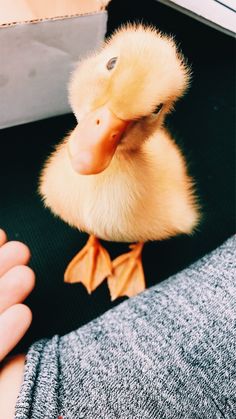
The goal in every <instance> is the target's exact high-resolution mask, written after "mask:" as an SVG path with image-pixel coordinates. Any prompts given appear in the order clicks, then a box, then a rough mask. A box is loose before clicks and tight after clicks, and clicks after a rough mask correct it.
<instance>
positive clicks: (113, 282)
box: [107, 243, 146, 301]
mask: <svg viewBox="0 0 236 419" xmlns="http://www.w3.org/2000/svg"><path fill="white" fill-rule="evenodd" d="M143 245H144V244H143V243H137V244H132V245H130V248H131V249H132V250H131V251H130V252H128V253H125V254H124V255H121V256H119V257H118V258H116V259H115V260H114V261H113V262H112V274H111V275H109V277H108V281H107V282H108V288H109V291H110V294H111V300H112V301H114V300H115V299H116V298H118V297H122V296H127V297H133V296H134V295H136V294H138V293H140V292H141V291H143V290H144V289H145V288H146V286H145V277H144V272H143V266H142V259H141V253H142V249H143Z"/></svg>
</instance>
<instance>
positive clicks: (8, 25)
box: [0, 6, 106, 29]
mask: <svg viewBox="0 0 236 419" xmlns="http://www.w3.org/2000/svg"><path fill="white" fill-rule="evenodd" d="M104 12H106V7H104V6H101V7H100V8H99V9H98V10H95V11H94V12H87V13H75V14H71V15H63V16H55V17H46V18H41V19H32V20H25V21H24V20H23V21H20V22H10V23H2V24H0V29H3V28H9V27H12V26H17V25H28V24H33V25H35V24H37V23H42V22H48V21H57V20H65V19H71V18H75V17H84V16H94V15H99V14H103V13H104Z"/></svg>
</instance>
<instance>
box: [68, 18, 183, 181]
mask: <svg viewBox="0 0 236 419" xmlns="http://www.w3.org/2000/svg"><path fill="white" fill-rule="evenodd" d="M188 81H189V71H188V68H187V66H186V64H185V62H184V60H183V57H182V56H181V54H180V53H179V52H178V51H177V48H176V45H175V43H174V41H173V39H172V38H170V37H167V36H165V35H163V34H162V33H160V32H157V31H156V30H155V29H154V28H150V27H144V26H142V25H138V26H133V25H129V26H126V27H123V28H121V29H120V30H118V31H117V32H116V33H115V34H114V35H113V36H112V37H111V38H110V39H109V40H108V41H107V42H105V44H104V46H103V48H102V49H101V50H100V51H98V52H96V53H95V54H92V55H91V56H89V57H88V58H87V59H85V60H83V61H82V62H80V63H79V65H78V67H77V68H76V70H75V71H74V74H73V76H72V79H71V82H70V86H69V92H70V95H69V96H70V103H71V106H72V109H73V111H74V114H75V116H76V118H77V121H78V125H77V127H76V128H75V129H74V131H73V133H72V134H71V136H70V138H69V140H68V151H69V155H70V160H71V164H72V166H73V168H74V170H76V171H77V172H78V173H80V174H96V173H99V172H102V171H103V170H104V169H106V167H108V165H109V164H110V162H111V160H112V157H113V155H114V153H115V152H116V150H117V151H118V150H119V149H125V148H126V149H135V148H138V147H140V142H142V141H144V140H145V139H146V138H147V137H148V136H149V135H150V134H151V133H152V132H151V131H153V130H154V129H157V128H158V126H159V125H161V124H162V121H163V117H164V115H165V114H166V113H167V112H169V110H170V109H171V107H172V105H173V103H174V102H175V101H176V100H177V99H178V98H179V97H180V96H182V94H183V93H184V91H185V89H186V87H187V85H188Z"/></svg>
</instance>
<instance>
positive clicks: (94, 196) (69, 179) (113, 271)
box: [39, 24, 200, 300]
mask: <svg viewBox="0 0 236 419" xmlns="http://www.w3.org/2000/svg"><path fill="white" fill-rule="evenodd" d="M189 80H190V71H189V68H188V66H187V64H186V62H185V60H184V58H183V56H182V55H181V53H180V52H178V50H177V47H176V44H175V42H174V40H173V39H172V38H171V37H169V36H166V35H164V34H163V33H161V32H159V31H158V30H156V29H155V28H153V27H150V26H144V25H141V24H140V25H131V24H129V25H126V26H123V27H121V28H120V29H119V30H117V31H116V32H115V33H114V34H113V35H112V36H111V38H109V39H108V40H107V41H105V43H104V45H103V46H102V48H101V49H100V50H98V51H97V52H94V53H92V54H91V55H89V56H88V57H87V58H86V59H84V60H83V61H81V62H79V63H78V66H77V68H76V69H75V71H74V73H73V75H72V78H71V81H70V84H69V99H70V103H71V107H72V110H73V112H74V114H75V116H76V119H77V121H78V124H77V125H76V127H75V128H74V130H73V131H72V132H71V133H69V135H68V136H67V137H66V138H65V139H64V140H63V141H62V143H61V144H60V145H59V146H57V148H56V150H55V151H54V152H53V154H52V155H51V156H50V157H49V159H48V160H47V162H46V164H45V166H44V168H43V170H42V173H41V177H40V188H39V189H40V194H41V195H42V197H43V200H44V203H45V205H46V206H47V207H49V208H50V209H51V210H52V212H53V213H54V214H56V215H57V216H59V217H61V218H62V219H63V220H64V221H65V222H67V223H68V224H70V225H71V226H73V227H75V228H77V229H79V230H81V231H84V232H87V233H88V234H90V238H89V240H88V242H87V244H86V245H85V247H84V248H83V249H82V250H81V251H80V252H79V253H78V254H77V255H76V256H75V257H74V259H73V260H72V261H71V263H70V264H69V265H68V268H67V269H66V272H65V281H66V282H69V283H72V282H81V283H83V284H84V286H85V287H86V288H87V290H88V292H89V293H91V292H92V291H94V290H95V289H96V288H97V287H98V286H99V285H100V284H101V283H102V281H104V279H106V278H108V287H109V290H110V294H111V299H112V300H114V299H116V298H118V297H120V296H128V297H131V296H134V295H136V294H137V293H139V292H141V291H143V290H144V289H145V278H144V272H143V267H142V262H141V253H142V248H143V245H144V243H145V242H147V241H155V240H163V239H167V238H170V237H173V236H175V235H178V234H182V233H185V234H191V233H192V232H193V230H194V228H195V227H196V226H197V225H198V222H199V219H200V215H199V208H198V205H197V198H196V195H195V192H194V186H193V180H192V179H191V178H190V176H189V175H188V174H187V169H186V161H185V159H184V156H183V154H182V152H181V150H180V148H179V147H178V146H177V145H176V143H175V142H174V140H173V138H172V137H171V135H170V133H169V132H168V131H167V129H166V128H165V127H164V119H165V116H166V115H167V114H168V113H169V112H170V111H171V110H172V109H173V105H174V103H175V102H176V101H177V99H179V98H180V97H181V96H182V95H183V94H184V92H185V91H186V89H187V87H188V84H189ZM99 239H103V240H107V241H118V242H128V243H134V244H132V245H131V246H130V247H131V251H129V252H128V253H126V254H124V255H121V256H119V257H118V258H116V259H115V260H114V261H113V262H112V261H111V259H110V256H109V254H108V252H107V251H106V249H105V248H104V247H103V246H102V245H101V243H100V242H99Z"/></svg>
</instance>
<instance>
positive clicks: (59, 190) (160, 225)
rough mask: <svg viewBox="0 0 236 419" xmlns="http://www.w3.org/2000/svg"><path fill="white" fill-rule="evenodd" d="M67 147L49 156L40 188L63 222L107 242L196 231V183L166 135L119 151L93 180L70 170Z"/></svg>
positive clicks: (60, 148)
mask: <svg viewBox="0 0 236 419" xmlns="http://www.w3.org/2000/svg"><path fill="white" fill-rule="evenodd" d="M66 144H67V141H65V142H64V143H63V144H62V145H60V146H59V148H58V149H57V151H56V152H55V153H54V154H53V156H52V157H51V158H50V160H49V162H48V164H47V165H46V168H45V170H44V172H43V175H42V179H43V182H42V186H41V193H42V194H43V195H44V196H45V197H46V198H45V203H46V205H47V206H48V207H50V208H51V209H52V211H53V212H54V213H55V214H57V215H58V216H60V217H61V218H62V219H63V220H64V221H66V222H68V223H69V224H70V225H72V226H73V227H76V228H78V229H79V230H81V231H85V232H87V233H89V234H94V235H95V236H97V237H99V238H101V239H104V240H108V241H120V242H135V241H142V242H146V241H149V240H161V239H165V238H168V237H171V236H173V235H176V234H179V233H191V232H192V230H193V227H194V226H195V225H196V223H197V220H198V211H197V207H196V204H195V201H194V197H193V190H192V182H191V180H190V178H189V177H188V175H187V173H186V166H185V160H184V158H183V156H182V154H181V152H180V150H179V148H178V147H177V145H176V144H175V143H174V142H173V140H172V139H171V138H170V136H169V134H168V132H167V131H165V130H164V129H160V130H158V131H157V132H156V133H155V135H153V136H152V137H151V138H150V139H148V140H147V141H146V143H145V144H143V145H142V146H141V147H140V149H138V150H134V151H132V153H130V151H129V152H127V150H120V151H119V153H116V154H115V156H114V157H113V159H112V162H111V164H110V165H109V166H108V168H107V169H105V170H104V171H103V172H102V173H100V174H97V175H91V176H85V175H79V174H77V173H76V172H75V171H74V170H73V169H72V167H71V164H70V159H69V155H68V151H67V147H66ZM62 167H63V171H62V170H61V168H62ZM72 203H73V205H72Z"/></svg>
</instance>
